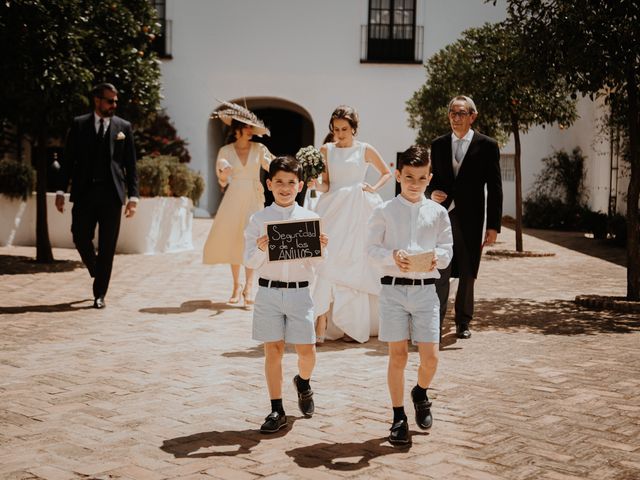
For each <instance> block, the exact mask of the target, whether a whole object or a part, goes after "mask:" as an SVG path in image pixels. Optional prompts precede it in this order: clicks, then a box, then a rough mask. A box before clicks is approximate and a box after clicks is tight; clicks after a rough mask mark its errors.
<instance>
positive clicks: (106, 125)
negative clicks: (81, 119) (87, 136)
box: [93, 112, 111, 133]
mask: <svg viewBox="0 0 640 480" xmlns="http://www.w3.org/2000/svg"><path fill="white" fill-rule="evenodd" d="M100 119H102V120H103V123H104V133H107V128H109V125H110V124H111V117H101V116H100V115H98V114H97V113H96V112H93V124H94V125H95V127H96V133H98V130H100Z"/></svg>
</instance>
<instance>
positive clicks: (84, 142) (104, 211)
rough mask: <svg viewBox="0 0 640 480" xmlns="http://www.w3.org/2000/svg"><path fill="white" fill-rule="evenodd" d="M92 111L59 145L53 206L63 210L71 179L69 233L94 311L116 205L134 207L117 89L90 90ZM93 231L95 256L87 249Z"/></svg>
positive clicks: (130, 157) (100, 304)
mask: <svg viewBox="0 0 640 480" xmlns="http://www.w3.org/2000/svg"><path fill="white" fill-rule="evenodd" d="M91 93H92V97H93V105H94V111H93V112H92V113H88V114H86V115H81V116H79V117H76V118H75V119H74V120H73V124H72V126H71V129H70V130H69V134H68V135H67V141H66V144H65V151H64V156H63V159H62V167H61V170H60V185H59V189H58V191H57V192H56V193H57V195H56V208H57V209H58V211H59V212H62V211H63V210H64V203H65V201H64V192H65V191H66V190H67V187H68V186H69V180H71V197H70V200H71V202H73V209H72V210H71V219H72V224H71V233H72V234H73V242H74V243H75V245H76V248H77V250H78V253H80V257H81V258H82V261H83V262H84V264H85V265H86V267H87V269H88V270H89V274H90V275H91V276H92V277H93V297H94V303H93V306H94V307H95V308H104V307H105V301H104V297H105V295H106V294H107V289H108V288H109V279H110V278H111V267H112V265H113V257H114V255H115V251H116V243H117V242H118V233H119V232H120V218H121V216H122V205H124V204H125V199H126V197H127V196H128V197H129V199H128V201H127V202H126V207H125V210H124V216H125V217H132V216H133V215H134V214H135V212H136V206H137V203H138V176H137V173H136V152H135V148H134V141H133V131H132V129H131V124H130V123H129V122H127V121H126V120H124V119H122V118H120V117H117V116H115V115H114V114H115V110H116V105H117V102H118V91H117V90H116V88H115V87H114V86H113V85H111V84H110V83H102V84H100V85H97V86H96V87H94V89H93V90H92V92H91ZM96 225H98V226H99V227H100V228H99V234H98V253H97V254H96V249H95V247H94V245H93V237H94V235H95V230H96Z"/></svg>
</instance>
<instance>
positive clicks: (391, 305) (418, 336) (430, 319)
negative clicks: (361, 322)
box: [378, 285, 440, 344]
mask: <svg viewBox="0 0 640 480" xmlns="http://www.w3.org/2000/svg"><path fill="white" fill-rule="evenodd" d="M379 302H380V308H379V311H380V333H379V334H378V339H380V340H381V341H383V342H400V341H402V340H408V339H411V341H412V343H413V344H416V343H423V342H428V343H440V302H439V301H438V295H436V287H435V285H382V291H381V292H380V300H379Z"/></svg>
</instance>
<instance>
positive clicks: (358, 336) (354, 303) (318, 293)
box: [311, 105, 391, 343]
mask: <svg viewBox="0 0 640 480" xmlns="http://www.w3.org/2000/svg"><path fill="white" fill-rule="evenodd" d="M358 121H359V120H358V114H357V112H356V111H355V109H353V108H352V107H349V106H346V105H341V106H339V107H338V108H336V109H335V110H334V112H333V114H332V115H331V120H330V123H329V127H330V129H331V131H332V133H333V138H334V142H331V143H326V144H325V145H323V146H322V147H321V148H320V152H321V153H322V156H323V157H324V161H325V166H326V169H325V172H324V173H323V174H322V183H317V184H316V183H315V182H312V185H311V186H315V188H316V190H318V191H319V192H323V194H322V195H321V196H320V198H319V200H318V203H317V205H316V208H315V211H316V212H317V213H318V215H320V217H321V218H322V229H323V231H324V232H325V233H326V234H327V235H328V236H329V239H330V246H329V250H328V252H329V254H328V256H327V259H326V260H325V261H324V262H323V263H322V264H321V265H320V267H319V268H318V270H317V279H316V282H315V287H314V291H313V300H314V307H315V311H316V314H318V318H317V323H316V336H317V338H318V342H319V343H320V342H322V341H324V338H325V337H326V338H327V339H329V340H335V339H338V338H341V337H344V338H345V340H350V339H353V340H356V341H358V342H366V341H367V340H368V339H369V336H370V335H373V336H376V335H378V323H379V320H378V309H377V295H378V293H379V291H380V278H379V274H378V273H377V272H376V270H375V269H374V268H373V267H372V266H371V265H370V263H369V260H368V258H367V254H366V248H365V243H366V238H367V222H368V220H369V216H370V214H371V212H372V210H373V209H374V208H375V207H376V206H377V205H379V204H380V203H381V202H382V199H381V198H380V196H379V195H378V194H377V193H376V191H377V190H378V189H380V187H382V186H383V185H384V184H385V183H386V182H387V181H388V180H389V178H391V172H390V170H389V167H388V166H387V165H386V164H385V163H384V161H383V160H382V157H381V156H380V154H379V153H378V152H377V151H376V149H375V148H373V147H372V146H371V145H368V144H366V143H363V142H359V141H356V140H355V138H354V135H355V134H356V133H357V130H358ZM369 165H373V167H374V168H375V169H376V170H377V171H378V172H379V173H380V177H379V178H378V181H377V182H376V183H375V184H374V185H369V184H368V183H365V181H364V180H365V176H366V173H367V170H368V168H369Z"/></svg>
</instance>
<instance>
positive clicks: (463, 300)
mask: <svg viewBox="0 0 640 480" xmlns="http://www.w3.org/2000/svg"><path fill="white" fill-rule="evenodd" d="M477 116H478V111H477V110H476V106H475V104H474V103H473V100H472V99H471V98H469V97H465V96H458V97H455V98H454V99H453V100H451V102H449V123H450V124H451V129H452V130H453V133H450V134H447V135H443V136H441V137H438V138H436V139H435V140H434V141H433V143H432V144H431V161H432V165H433V180H432V181H431V183H430V185H429V188H428V190H427V195H430V197H431V199H432V200H434V201H436V202H438V203H440V204H442V206H444V207H445V208H446V209H448V210H449V218H450V220H451V228H452V231H453V260H452V261H451V264H450V265H449V267H448V268H446V269H445V270H441V271H440V275H441V277H440V279H438V280H437V281H436V292H437V293H438V298H439V299H440V328H441V331H442V322H443V320H444V317H445V315H446V313H447V300H448V298H449V279H450V277H451V276H453V277H458V278H459V284H458V290H457V292H456V300H455V322H456V336H457V337H458V338H463V339H466V338H470V337H471V331H470V330H469V323H470V322H471V319H472V318H473V286H474V283H475V279H476V277H477V276H478V269H479V267H480V256H481V255H482V247H483V246H484V245H490V244H492V243H494V242H495V241H496V238H497V236H498V233H499V232H500V222H501V219H502V177H501V175H500V150H499V148H498V143H497V142H496V141H495V140H494V139H492V138H489V137H487V136H485V135H482V134H480V133H478V132H474V131H473V130H472V129H471V125H472V124H473V122H474V120H475V119H476V117H477ZM485 187H486V204H485ZM485 215H486V233H485V234H484V237H483V235H482V232H483V226H484V223H485Z"/></svg>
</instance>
